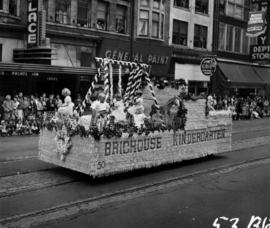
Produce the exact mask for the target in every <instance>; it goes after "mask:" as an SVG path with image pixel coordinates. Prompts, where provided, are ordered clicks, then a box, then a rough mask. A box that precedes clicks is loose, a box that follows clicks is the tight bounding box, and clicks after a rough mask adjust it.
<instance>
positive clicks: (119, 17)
mask: <svg viewBox="0 0 270 228" xmlns="http://www.w3.org/2000/svg"><path fill="white" fill-rule="evenodd" d="M126 20H127V7H125V6H121V5H117V6H116V15H115V31H116V32H118V33H126Z"/></svg>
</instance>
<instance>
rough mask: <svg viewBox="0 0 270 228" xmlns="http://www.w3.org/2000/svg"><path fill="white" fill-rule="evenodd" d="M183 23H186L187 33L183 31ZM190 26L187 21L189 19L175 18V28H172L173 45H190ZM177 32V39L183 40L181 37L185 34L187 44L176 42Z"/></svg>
mask: <svg viewBox="0 0 270 228" xmlns="http://www.w3.org/2000/svg"><path fill="white" fill-rule="evenodd" d="M176 23H178V25H177V26H178V29H177V30H178V31H175V26H174V25H175V24H176ZM182 25H185V26H186V33H185V34H184V33H181V26H182ZM188 26H189V23H188V22H187V21H182V20H178V19H173V29H172V44H173V45H181V46H185V47H186V46H187V45H188ZM175 33H177V40H179V41H180V40H181V37H182V36H183V35H185V37H184V39H185V40H186V43H185V44H183V43H181V42H178V43H176V42H174V34H175Z"/></svg>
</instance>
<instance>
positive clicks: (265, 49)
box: [250, 45, 270, 61]
mask: <svg viewBox="0 0 270 228" xmlns="http://www.w3.org/2000/svg"><path fill="white" fill-rule="evenodd" d="M250 59H251V60H252V61H267V60H270V45H252V46H251V47H250Z"/></svg>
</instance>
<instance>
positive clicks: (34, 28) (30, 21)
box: [27, 0, 38, 47]
mask: <svg viewBox="0 0 270 228" xmlns="http://www.w3.org/2000/svg"><path fill="white" fill-rule="evenodd" d="M27 6H28V7H27V47H35V46H37V45H38V0H28V2H27Z"/></svg>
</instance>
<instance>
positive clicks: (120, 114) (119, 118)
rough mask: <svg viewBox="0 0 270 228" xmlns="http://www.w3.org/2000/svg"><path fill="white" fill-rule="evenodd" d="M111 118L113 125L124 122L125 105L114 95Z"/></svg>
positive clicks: (117, 95)
mask: <svg viewBox="0 0 270 228" xmlns="http://www.w3.org/2000/svg"><path fill="white" fill-rule="evenodd" d="M112 109H113V110H112V112H111V116H113V117H114V121H115V123H119V122H123V121H125V120H126V113H125V112H124V109H125V105H124V102H123V100H122V97H121V95H120V94H116V95H115V99H114V101H113V108H112Z"/></svg>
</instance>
